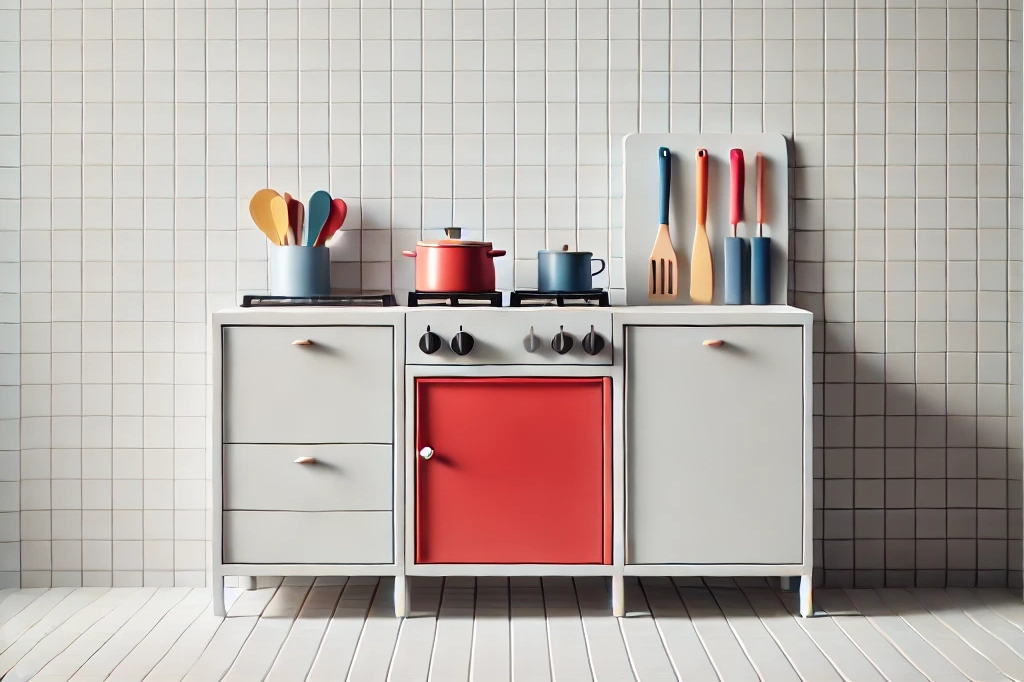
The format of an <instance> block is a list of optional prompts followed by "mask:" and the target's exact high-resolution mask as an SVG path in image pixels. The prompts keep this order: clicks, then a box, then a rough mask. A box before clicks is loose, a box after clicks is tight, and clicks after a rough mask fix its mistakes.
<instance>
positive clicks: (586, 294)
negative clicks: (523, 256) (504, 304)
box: [509, 289, 610, 308]
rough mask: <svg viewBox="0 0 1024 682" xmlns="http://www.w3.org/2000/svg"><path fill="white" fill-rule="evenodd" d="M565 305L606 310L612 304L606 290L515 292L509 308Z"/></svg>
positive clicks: (511, 297)
mask: <svg viewBox="0 0 1024 682" xmlns="http://www.w3.org/2000/svg"><path fill="white" fill-rule="evenodd" d="M564 305H570V306H593V307H601V308H606V307H608V305H610V303H609V301H608V292H607V291H605V290H604V289H592V290H590V291H574V292H566V293H552V292H545V291H533V290H527V291H513V292H512V294H511V296H510V299H509V306H510V307H513V308H526V307H542V306H564Z"/></svg>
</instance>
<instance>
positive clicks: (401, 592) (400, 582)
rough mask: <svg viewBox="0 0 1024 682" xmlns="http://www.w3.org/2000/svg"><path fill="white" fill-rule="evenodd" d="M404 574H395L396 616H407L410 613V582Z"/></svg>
mask: <svg viewBox="0 0 1024 682" xmlns="http://www.w3.org/2000/svg"><path fill="white" fill-rule="evenodd" d="M407 580H408V579H407V578H406V577H405V576H404V575H396V576H395V617H396V618H406V617H407V616H408V615H409V584H408V582H407Z"/></svg>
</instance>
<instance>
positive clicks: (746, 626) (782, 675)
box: [711, 583, 800, 682]
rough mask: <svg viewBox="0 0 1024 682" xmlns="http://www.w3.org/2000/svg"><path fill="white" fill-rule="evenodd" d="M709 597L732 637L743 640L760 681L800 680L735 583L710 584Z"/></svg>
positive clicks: (792, 681)
mask: <svg viewBox="0 0 1024 682" xmlns="http://www.w3.org/2000/svg"><path fill="white" fill-rule="evenodd" d="M711 596H712V597H714V599H715V601H716V602H717V603H718V608H719V609H721V610H722V613H723V614H724V615H725V619H726V622H728V623H729V627H731V628H732V631H733V633H734V634H735V635H736V638H737V639H738V640H740V641H741V642H742V643H743V649H744V650H745V651H746V653H747V658H748V659H749V660H750V662H751V664H753V666H754V669H755V670H757V673H758V676H759V677H760V678H761V679H762V680H764V682H773V681H774V680H779V681H780V682H800V678H799V677H798V676H797V674H796V671H795V670H793V666H792V665H790V662H789V659H787V658H786V655H785V654H783V653H782V649H780V648H779V645H778V643H777V642H776V641H775V640H774V639H773V638H772V636H771V633H769V632H768V630H767V629H766V628H765V627H764V624H763V623H762V622H761V621H760V619H758V618H757V616H756V614H755V613H754V609H753V608H752V607H751V606H750V602H748V601H747V598H746V597H744V596H743V592H742V591H740V589H739V588H738V587H736V585H735V583H733V584H731V585H723V586H721V587H712V588H711Z"/></svg>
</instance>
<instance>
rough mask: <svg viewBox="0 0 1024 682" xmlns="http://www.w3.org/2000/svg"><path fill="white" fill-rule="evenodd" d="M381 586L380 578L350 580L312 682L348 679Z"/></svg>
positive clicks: (309, 678) (330, 627)
mask: <svg viewBox="0 0 1024 682" xmlns="http://www.w3.org/2000/svg"><path fill="white" fill-rule="evenodd" d="M378 582H379V581H378V580H377V578H349V580H348V583H347V584H346V585H345V589H344V591H343V592H342V593H341V599H340V600H339V601H338V608H336V609H335V610H334V615H333V616H331V622H330V623H329V624H328V626H327V633H326V634H325V635H324V639H323V642H321V644H320V650H319V651H318V652H317V655H316V659H315V660H314V661H313V667H312V668H310V670H309V677H308V678H306V679H307V680H308V681H309V682H337V680H344V679H345V678H346V677H347V676H348V671H349V668H350V667H351V666H352V659H353V658H354V657H355V652H356V646H357V645H358V643H359V635H360V634H362V632H363V623H364V622H365V619H366V613H367V611H369V609H370V603H371V602H372V601H373V597H374V595H375V594H376V593H377V589H378Z"/></svg>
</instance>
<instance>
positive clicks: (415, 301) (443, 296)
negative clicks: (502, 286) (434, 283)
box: [409, 291, 501, 308]
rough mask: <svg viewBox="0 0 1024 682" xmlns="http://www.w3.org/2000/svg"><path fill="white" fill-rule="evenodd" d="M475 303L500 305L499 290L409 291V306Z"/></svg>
mask: <svg viewBox="0 0 1024 682" xmlns="http://www.w3.org/2000/svg"><path fill="white" fill-rule="evenodd" d="M458 305H471V306H472V305H477V306H490V307H492V308H500V307H501V292H500V291H480V292H472V293H470V292H464V291H410V292H409V307H410V308H414V307H417V306H420V307H425V306H458Z"/></svg>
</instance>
